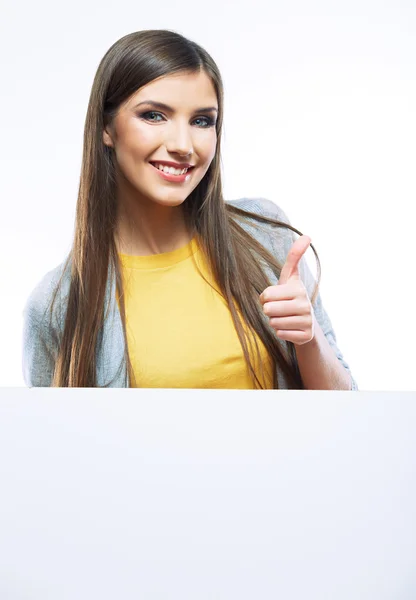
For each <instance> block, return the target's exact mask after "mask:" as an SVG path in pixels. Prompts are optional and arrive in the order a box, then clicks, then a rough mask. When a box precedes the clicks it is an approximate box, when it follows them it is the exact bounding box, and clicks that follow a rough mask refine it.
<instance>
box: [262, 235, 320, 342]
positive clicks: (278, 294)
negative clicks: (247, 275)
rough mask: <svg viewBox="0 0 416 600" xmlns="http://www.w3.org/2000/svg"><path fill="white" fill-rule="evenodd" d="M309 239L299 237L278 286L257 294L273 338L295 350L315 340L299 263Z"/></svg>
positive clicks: (311, 311) (308, 244)
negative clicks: (280, 340)
mask: <svg viewBox="0 0 416 600" xmlns="http://www.w3.org/2000/svg"><path fill="white" fill-rule="evenodd" d="M311 241H312V240H311V238H309V237H308V236H307V235H302V236H301V237H300V238H299V239H297V240H296V241H295V243H294V244H293V246H292V247H291V249H290V251H289V254H288V256H287V258H286V262H285V264H284V266H283V269H282V272H281V274H280V279H279V282H278V284H277V285H272V286H270V287H268V288H266V289H265V290H264V292H263V293H262V294H260V302H261V304H262V305H263V311H264V314H265V315H267V316H268V317H269V319H270V326H271V327H272V328H273V329H274V330H275V331H276V335H277V336H278V337H279V338H280V339H282V340H286V341H288V342H293V344H296V345H298V346H301V345H302V344H306V343H308V342H310V341H311V340H312V339H313V338H314V336H315V330H314V311H313V307H312V304H311V302H310V300H309V296H308V292H307V290H306V288H305V286H304V284H303V282H302V280H301V278H300V274H299V262H300V259H301V258H302V256H303V255H304V254H305V252H306V250H307V249H308V248H309V246H310V244H311Z"/></svg>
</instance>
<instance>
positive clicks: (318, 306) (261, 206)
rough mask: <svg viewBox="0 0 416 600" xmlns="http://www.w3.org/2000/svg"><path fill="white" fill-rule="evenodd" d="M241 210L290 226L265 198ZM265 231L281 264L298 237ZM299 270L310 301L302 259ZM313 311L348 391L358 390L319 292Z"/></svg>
mask: <svg viewBox="0 0 416 600" xmlns="http://www.w3.org/2000/svg"><path fill="white" fill-rule="evenodd" d="M242 208H246V209H247V210H250V211H252V212H258V213H259V214H261V215H263V216H266V217H270V218H272V219H276V220H279V221H282V222H284V223H287V224H289V225H291V223H290V221H289V219H288V217H287V215H286V213H285V212H284V211H283V210H282V209H281V208H280V207H279V206H277V205H276V204H275V203H274V202H272V201H271V200H268V199H265V198H259V199H255V200H246V201H245V202H244V206H242ZM267 229H268V231H269V235H268V236H267V237H268V238H269V240H268V244H267V245H268V246H269V247H270V249H271V250H272V252H273V255H274V256H276V258H278V259H280V260H281V262H282V264H283V263H284V262H285V260H286V257H287V255H288V253H289V250H290V248H291V246H292V245H293V243H294V241H295V240H296V239H297V238H298V235H297V234H296V233H295V232H293V231H291V230H290V229H286V228H282V227H275V226H273V225H271V226H267ZM299 268H300V276H301V279H302V281H303V283H304V285H305V287H306V290H307V292H308V295H309V298H310V299H311V298H312V294H313V291H314V289H315V285H316V281H315V279H314V277H313V275H312V273H311V271H310V269H309V267H308V265H307V263H306V260H305V258H304V257H303V258H302V259H301V261H300V265H299ZM313 309H314V312H315V316H316V320H317V321H318V323H319V325H320V326H321V329H322V331H323V332H324V334H325V337H326V339H327V340H328V343H329V344H330V346H331V348H332V349H333V350H334V352H335V354H336V356H337V358H338V360H339V361H340V363H341V364H342V365H343V367H344V368H345V369H346V370H347V371H348V373H349V375H350V378H351V387H350V390H352V391H356V390H358V386H357V382H356V381H355V379H354V378H353V376H352V374H351V369H350V367H349V365H348V363H347V362H346V360H345V358H344V356H343V354H342V352H341V350H340V349H339V347H338V343H337V338H336V335H335V331H334V328H333V326H332V323H331V320H330V318H329V316H328V314H327V312H326V310H325V308H324V306H323V304H322V298H321V294H320V293H319V292H318V295H317V297H316V299H315V302H314V304H313Z"/></svg>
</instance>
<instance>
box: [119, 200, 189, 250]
mask: <svg viewBox="0 0 416 600" xmlns="http://www.w3.org/2000/svg"><path fill="white" fill-rule="evenodd" d="M115 238H116V245H117V249H118V251H119V252H120V253H122V254H130V255H136V256H149V255H151V254H162V253H164V252H171V251H172V250H176V249H178V248H181V247H182V246H185V245H186V244H187V243H188V242H190V240H191V238H192V233H191V232H190V231H189V229H188V227H187V224H186V219H185V214H184V211H183V206H182V205H178V206H165V205H161V204H158V203H157V202H154V201H152V200H147V201H143V200H141V199H140V198H138V197H137V194H134V195H132V194H123V195H122V196H121V195H120V196H119V197H118V200H117V221H116V236H115Z"/></svg>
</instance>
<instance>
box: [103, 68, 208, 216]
mask: <svg viewBox="0 0 416 600" xmlns="http://www.w3.org/2000/svg"><path fill="white" fill-rule="evenodd" d="M157 103H159V104H157ZM161 104H163V105H164V106H161ZM209 109H218V101H217V96H216V93H215V88H214V85H213V83H212V81H211V79H210V78H209V77H208V75H207V74H206V73H205V72H203V71H200V72H198V73H180V74H174V75H169V76H165V77H162V78H160V79H157V80H155V81H152V82H151V83H149V84H148V85H146V86H143V87H142V88H140V89H139V90H138V91H137V92H136V93H135V94H133V95H132V96H130V98H129V99H128V100H127V101H126V102H125V103H124V104H122V105H121V106H120V108H119V110H118V112H117V114H116V116H115V118H114V119H113V121H112V123H111V124H110V125H109V126H108V127H107V128H106V129H105V131H104V133H103V140H104V143H105V144H106V145H107V146H111V147H113V148H114V152H115V157H116V170H117V183H118V190H117V192H118V198H119V199H121V200H123V197H128V198H129V199H131V198H133V199H134V202H149V201H150V202H155V203H157V204H160V205H164V206H171V207H172V206H178V205H180V204H182V203H183V202H184V200H186V198H187V197H188V196H189V194H190V193H191V192H192V191H193V190H194V189H195V188H196V186H197V185H198V184H199V182H200V181H201V179H202V178H203V177H204V175H205V173H206V172H207V170H208V168H209V166H210V164H211V162H212V159H213V158H214V156H215V148H216V143H217V135H216V129H215V122H216V119H217V111H216V110H209ZM159 162H162V163H163V162H173V163H179V164H184V163H187V164H190V165H193V168H191V169H189V171H188V172H187V174H186V175H185V176H182V177H178V179H175V176H174V175H173V176H172V175H170V176H169V175H168V176H166V175H165V174H163V173H161V172H160V171H159V169H158V168H157V167H155V166H154V163H159ZM152 163H153V164H152Z"/></svg>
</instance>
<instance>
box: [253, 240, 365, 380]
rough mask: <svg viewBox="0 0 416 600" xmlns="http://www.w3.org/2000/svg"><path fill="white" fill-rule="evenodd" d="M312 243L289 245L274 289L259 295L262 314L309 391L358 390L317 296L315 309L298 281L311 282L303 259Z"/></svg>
mask: <svg viewBox="0 0 416 600" xmlns="http://www.w3.org/2000/svg"><path fill="white" fill-rule="evenodd" d="M310 243H311V240H310V238H309V237H308V236H302V237H300V238H299V239H297V240H296V242H295V243H294V244H293V245H292V247H291V249H290V251H289V254H288V256H287V259H286V262H285V264H284V266H283V269H282V272H281V274H280V278H279V281H278V284H277V285H273V286H270V287H268V288H267V289H266V290H264V292H263V293H262V294H261V295H260V301H261V303H262V304H263V311H264V313H265V314H266V316H268V317H269V320H270V321H269V322H270V326H271V327H272V328H273V329H274V330H275V331H276V335H277V336H278V337H279V338H280V339H282V340H286V341H288V342H292V343H293V344H294V346H295V350H296V358H297V362H298V366H299V371H300V374H301V377H302V381H303V384H304V387H305V388H306V389H308V390H357V389H358V387H357V384H356V382H355V381H354V379H353V377H352V375H351V373H350V370H349V367H348V365H347V364H346V362H345V360H344V359H343V357H342V355H341V353H340V351H339V349H338V347H337V345H336V339H335V333H334V331H333V328H332V325H331V321H330V320H329V317H328V315H327V314H326V312H325V310H324V309H323V306H322V302H321V298H320V295H319V294H318V297H317V300H316V302H315V308H314V307H312V304H311V302H310V299H309V295H308V291H307V288H306V287H305V285H304V283H303V282H302V279H301V277H300V265H302V270H303V273H304V279H306V280H307V283H310V281H311V280H312V281H313V278H312V275H311V274H310V272H309V269H308V267H307V265H306V262H305V261H304V259H303V260H302V262H301V259H302V258H303V255H304V253H305V252H306V250H307V249H308V248H309V245H310Z"/></svg>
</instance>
